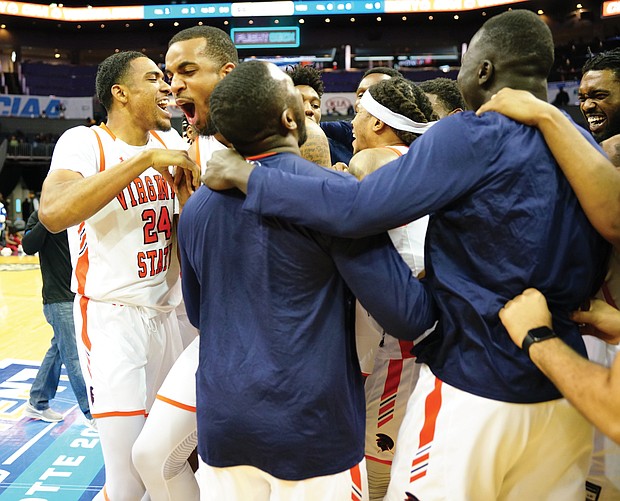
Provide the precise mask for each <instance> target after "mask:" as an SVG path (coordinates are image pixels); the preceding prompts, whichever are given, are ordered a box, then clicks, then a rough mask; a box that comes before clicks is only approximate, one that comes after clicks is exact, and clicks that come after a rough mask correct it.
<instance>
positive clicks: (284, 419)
mask: <svg viewBox="0 0 620 501" xmlns="http://www.w3.org/2000/svg"><path fill="white" fill-rule="evenodd" d="M210 106H211V116H212V118H213V121H214V123H215V125H216V126H217V128H218V130H219V131H220V132H221V133H222V134H223V135H224V136H225V137H226V138H227V139H229V140H230V141H231V143H232V144H233V145H234V146H235V148H236V149H237V150H238V151H240V152H241V153H242V154H245V155H248V156H250V157H251V158H252V159H254V161H257V162H261V163H263V164H265V165H268V166H270V168H273V169H283V170H286V171H296V172H299V173H303V175H304V176H309V177H318V178H328V177H342V176H344V175H343V174H341V173H338V172H335V171H332V170H329V169H320V168H318V167H317V166H316V165H315V164H313V163H310V162H308V161H306V160H304V159H302V158H301V157H300V156H299V146H298V145H299V144H300V143H302V142H303V140H304V135H305V134H304V125H305V117H304V112H303V106H302V100H301V96H300V95H299V93H298V92H297V91H296V90H295V88H294V86H293V83H292V81H291V79H290V78H289V77H288V76H287V75H285V74H284V73H283V72H282V71H280V70H279V69H278V68H277V67H276V66H275V65H273V64H269V63H264V62H260V61H253V62H246V63H242V64H241V65H239V66H238V67H237V68H236V69H235V70H233V71H232V72H231V73H230V75H228V76H227V77H226V78H224V79H223V80H222V81H221V82H220V83H219V84H218V85H217V86H216V88H215V89H214V91H213V94H212V96H211V100H210ZM208 172H209V169H207V173H208ZM242 206H243V197H242V196H241V194H240V193H239V192H238V191H236V190H235V191H229V192H227V193H216V192H212V191H211V190H209V189H208V188H206V187H203V188H201V189H199V190H198V191H197V192H196V193H195V194H194V195H193V196H192V197H191V198H190V200H189V201H188V204H187V205H186V207H185V209H184V211H183V214H182V216H181V222H180V226H179V231H180V233H179V242H180V246H179V247H180V250H181V259H182V267H183V281H182V285H183V291H184V297H185V298H186V306H187V313H188V316H189V318H190V320H191V321H192V323H193V324H194V325H196V326H198V327H199V329H200V362H199V366H198V373H197V378H196V381H197V390H198V392H197V410H198V413H197V417H198V438H199V440H198V449H199V454H200V457H201V460H202V462H203V463H202V464H201V470H200V482H201V498H202V499H203V500H218V501H219V500H222V499H227V500H231V501H236V500H242V499H250V498H251V499H254V500H256V501H261V500H264V501H267V500H282V501H286V500H291V501H292V500H295V501H299V500H314V499H321V500H324V501H336V500H342V499H367V497H366V496H367V492H366V489H365V488H364V487H363V482H364V479H365V475H364V473H363V471H362V470H363V455H364V451H363V448H364V447H363V441H364V438H363V437H364V424H363V416H364V395H363V387H362V379H361V375H360V372H359V366H358V364H357V361H356V358H355V352H354V343H353V336H354V333H353V329H352V327H353V326H352V317H351V315H352V314H353V297H352V296H351V294H350V293H349V291H348V287H350V288H351V290H352V291H353V292H354V293H355V294H356V295H357V296H358V297H359V298H360V301H361V302H362V303H363V304H365V305H366V306H367V307H368V308H369V310H370V311H372V312H373V313H374V314H375V316H376V318H378V319H379V320H380V321H381V322H386V325H387V324H390V325H387V326H388V328H390V329H394V331H395V332H396V333H397V334H399V335H401V336H406V337H410V338H412V337H416V336H417V335H419V334H421V333H422V332H423V331H424V329H426V328H427V326H429V324H432V323H433V321H434V317H433V316H432V312H431V311H427V310H426V307H427V306H428V304H427V299H428V298H427V297H426V294H424V293H423V291H422V290H421V289H420V283H419V282H418V281H417V280H415V279H414V278H413V277H412V276H411V272H410V270H409V268H408V267H407V266H406V264H405V263H404V262H403V261H402V260H401V258H400V256H399V255H398V253H397V252H396V251H395V250H394V248H393V247H392V246H391V244H390V243H389V240H388V238H387V235H385V234H382V235H380V236H378V237H375V238H371V239H363V240H346V239H338V238H336V239H333V238H330V237H326V236H324V235H322V234H319V233H317V232H313V231H307V230H305V229H302V228H299V227H296V226H294V225H290V224H288V223H284V222H281V221H280V220H277V219H273V218H270V219H264V218H258V217H256V216H255V215H254V214H251V213H246V212H245V211H243V207H242ZM396 278H397V279H396ZM345 279H346V284H345ZM395 279H396V280H395ZM347 286H348V287H347ZM405 298H407V299H405ZM419 306H421V307H422V309H421V310H420V311H419V312H418V310H417V307H419ZM399 310H400V311H399ZM403 313H406V314H405V315H404V316H403ZM429 315H430V316H429ZM405 319H408V320H409V321H411V322H413V323H412V324H411V326H409V327H408V326H407V324H406V321H405ZM403 327H405V329H404V330H403V329H402V328H403ZM224 347H226V349H224ZM322 437H324V438H325V440H323V439H322Z"/></svg>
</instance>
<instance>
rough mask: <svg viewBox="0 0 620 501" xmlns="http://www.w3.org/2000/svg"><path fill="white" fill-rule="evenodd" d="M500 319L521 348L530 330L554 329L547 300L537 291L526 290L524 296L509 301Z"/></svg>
mask: <svg viewBox="0 0 620 501" xmlns="http://www.w3.org/2000/svg"><path fill="white" fill-rule="evenodd" d="M499 319H500V320H501V321H502V324H504V327H506V330H507V331H508V334H510V337H511V338H512V341H513V342H514V343H515V344H516V345H517V346H518V347H519V348H521V346H522V345H523V339H525V336H527V332H528V331H529V330H530V329H535V328H536V327H543V326H547V327H549V328H551V327H552V324H551V313H550V312H549V308H548V306H547V300H546V299H545V296H543V295H542V294H541V293H540V291H538V290H536V289H526V290H524V291H523V294H520V295H519V296H517V297H515V298H514V299H512V300H511V301H508V302H507V303H506V305H505V306H504V307H503V308H502V309H501V310H500V312H499Z"/></svg>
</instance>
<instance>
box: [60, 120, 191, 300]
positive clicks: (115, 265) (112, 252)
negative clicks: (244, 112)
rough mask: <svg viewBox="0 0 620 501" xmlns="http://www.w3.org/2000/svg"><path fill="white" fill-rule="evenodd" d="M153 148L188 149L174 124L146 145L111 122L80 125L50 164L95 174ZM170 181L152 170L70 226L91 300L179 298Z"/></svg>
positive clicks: (77, 280)
mask: <svg viewBox="0 0 620 501" xmlns="http://www.w3.org/2000/svg"><path fill="white" fill-rule="evenodd" d="M152 148H171V149H187V144H186V143H185V141H183V139H182V138H181V136H180V135H179V134H178V132H176V131H175V130H171V131H168V132H154V131H151V133H150V134H149V140H148V142H147V144H146V145H144V146H132V145H129V144H127V143H125V142H124V141H122V140H120V139H118V138H116V137H115V136H114V134H113V133H112V132H111V131H110V130H109V129H107V127H105V126H103V125H102V126H101V127H98V126H96V127H92V128H87V127H83V126H80V127H75V128H73V129H69V130H68V131H66V132H65V133H64V134H63V135H62V136H61V138H60V139H59V141H58V143H57V145H56V148H55V150H54V155H53V157H52V164H51V168H50V170H58V169H69V170H73V171H76V172H79V173H81V174H82V175H83V176H84V177H89V176H93V175H95V174H97V173H98V172H101V171H103V170H105V169H106V168H110V167H112V166H114V165H116V164H118V163H120V162H122V161H124V160H127V159H129V158H131V157H133V156H134V155H136V154H138V153H140V152H141V151H144V150H148V149H152ZM176 205H177V202H176V198H175V196H174V192H173V190H172V188H171V187H170V186H169V185H168V183H167V182H166V180H165V179H164V178H163V176H162V175H161V174H160V173H159V172H157V171H156V170H155V169H153V168H148V169H146V170H145V171H144V172H143V173H142V174H140V175H139V176H138V177H137V178H136V179H134V180H133V181H132V182H131V183H129V185H128V186H127V187H126V188H124V189H123V191H121V192H120V193H119V194H118V196H117V197H116V198H115V199H114V200H112V201H111V202H110V203H108V204H107V205H106V206H105V207H103V208H102V209H101V210H100V211H99V212H97V214H95V215H94V216H92V217H90V218H89V219H87V220H86V221H84V222H82V223H81V224H79V225H78V226H74V227H72V228H69V229H68V230H67V233H68V237H69V247H70V250H71V260H72V265H73V277H72V285H71V286H72V290H73V291H74V292H76V293H78V294H81V295H83V296H86V297H88V298H90V299H92V300H96V301H105V302H112V303H118V304H125V305H133V306H145V307H149V308H154V309H156V310H159V311H169V310H172V309H174V307H175V306H176V305H177V304H179V302H180V299H181V290H180V284H179V263H178V260H177V251H176V236H175V230H174V224H173V218H174V214H175V211H176V212H178V208H177V207H176Z"/></svg>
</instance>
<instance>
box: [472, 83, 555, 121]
mask: <svg viewBox="0 0 620 501" xmlns="http://www.w3.org/2000/svg"><path fill="white" fill-rule="evenodd" d="M552 109H554V107H553V105H551V104H549V103H547V102H545V101H542V100H540V99H538V98H536V97H534V96H533V95H532V94H530V93H529V92H527V91H525V90H514V89H509V88H508V87H505V88H503V89H501V90H500V91H499V92H498V93H497V94H495V95H494V96H493V97H492V98H491V99H490V100H489V101H487V102H486V103H484V104H483V105H482V106H481V107H480V108H478V111H476V115H481V114H482V113H484V112H486V111H497V112H498V113H501V114H502V115H506V116H507V117H508V118H512V119H513V120H516V121H517V122H521V123H523V124H525V125H531V126H534V127H537V126H538V123H539V121H540V119H541V118H542V117H543V116H544V115H546V114H547V113H548V112H549V111H552Z"/></svg>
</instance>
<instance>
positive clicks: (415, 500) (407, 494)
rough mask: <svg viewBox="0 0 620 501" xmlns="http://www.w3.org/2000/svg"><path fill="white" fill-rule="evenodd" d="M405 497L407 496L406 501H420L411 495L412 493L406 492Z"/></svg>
mask: <svg viewBox="0 0 620 501" xmlns="http://www.w3.org/2000/svg"><path fill="white" fill-rule="evenodd" d="M405 495H406V496H407V497H406V498H405V501H420V500H419V499H418V498H417V497H415V496H414V495H413V494H411V492H405Z"/></svg>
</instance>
